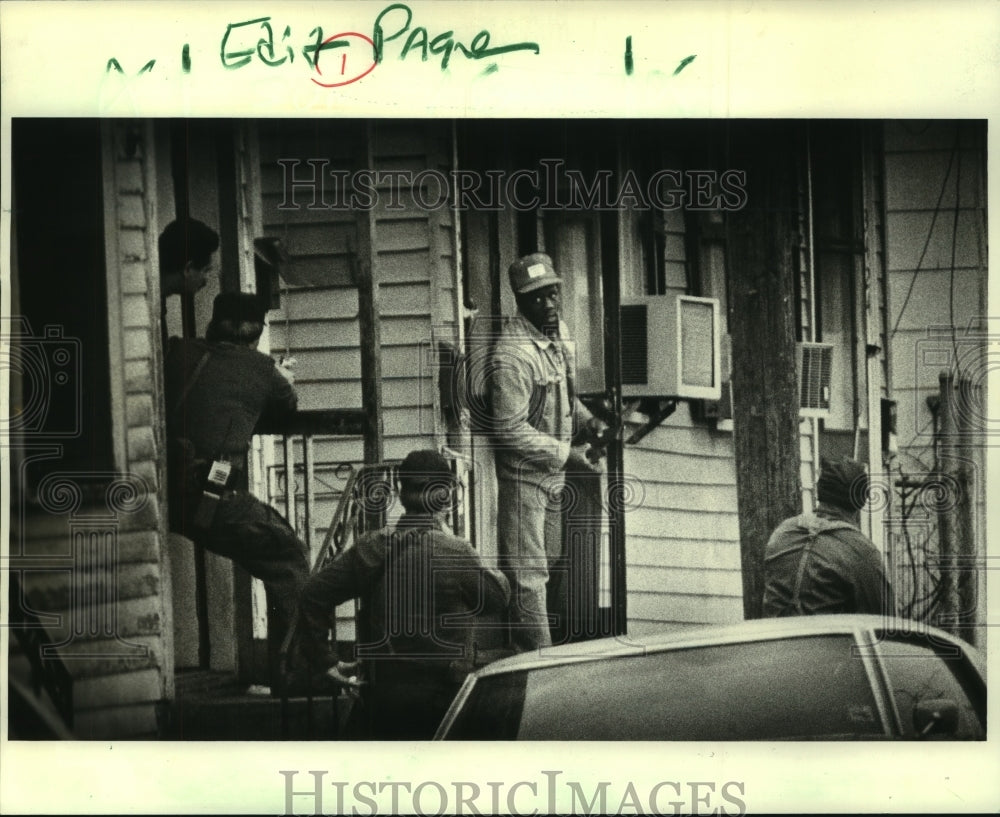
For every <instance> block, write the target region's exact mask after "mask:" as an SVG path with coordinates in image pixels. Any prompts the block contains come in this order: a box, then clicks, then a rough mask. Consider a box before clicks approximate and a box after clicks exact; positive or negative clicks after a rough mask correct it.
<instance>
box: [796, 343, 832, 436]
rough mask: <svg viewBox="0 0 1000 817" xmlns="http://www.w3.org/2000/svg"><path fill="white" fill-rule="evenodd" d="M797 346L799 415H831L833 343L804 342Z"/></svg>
mask: <svg viewBox="0 0 1000 817" xmlns="http://www.w3.org/2000/svg"><path fill="white" fill-rule="evenodd" d="M797 347H798V369H799V416H800V417H829V416H830V396H831V395H830V375H831V372H832V367H833V345H832V344H830V343H808V342H802V343H799V344H797Z"/></svg>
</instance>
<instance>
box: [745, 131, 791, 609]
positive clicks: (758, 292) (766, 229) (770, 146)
mask: <svg viewBox="0 0 1000 817" xmlns="http://www.w3.org/2000/svg"><path fill="white" fill-rule="evenodd" d="M795 128H796V126H795V125H794V124H791V123H783V122H767V123H756V122H754V123H738V124H735V125H734V126H733V128H732V130H731V132H730V144H731V151H730V159H729V164H728V167H730V168H732V169H734V170H739V171H745V172H746V174H747V181H746V190H747V195H748V200H747V203H746V206H745V207H743V209H741V210H739V211H736V212H732V213H729V214H728V230H729V238H728V242H729V269H730V287H731V289H730V297H731V299H732V309H731V312H732V320H731V323H730V326H729V329H730V334H731V336H732V346H733V354H732V369H733V374H732V390H733V441H734V445H735V451H736V487H737V495H738V509H739V526H740V558H741V563H742V570H743V614H744V617H745V618H748V619H750V618H759V617H760V616H761V603H762V599H763V592H764V581H763V570H764V547H765V545H766V544H767V540H768V537H769V536H770V534H771V532H772V531H773V530H774V528H775V527H776V526H777V525H778V524H779V523H780V522H781V521H782V520H784V519H786V518H788V517H790V516H794V515H796V514H798V513H800V512H801V508H802V498H801V476H800V468H801V457H800V450H799V414H798V407H799V397H798V387H797V373H796V345H795V329H796V315H795V308H796V304H797V303H798V299H797V295H796V284H795V273H796V271H795V267H794V258H795V252H796V247H797V236H796V227H797V224H798V219H797V212H796V172H795V171H796V168H795V162H796V158H797V157H798V156H799V155H800V152H799V150H798V140H797V139H796V130H795Z"/></svg>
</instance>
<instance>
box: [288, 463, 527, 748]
mask: <svg viewBox="0 0 1000 817" xmlns="http://www.w3.org/2000/svg"><path fill="white" fill-rule="evenodd" d="M398 483H399V498H400V502H401V504H402V506H403V510H404V513H403V515H402V516H401V517H400V519H399V521H398V522H397V523H396V526H395V527H394V528H390V527H387V528H384V529H382V530H380V531H374V532H372V533H369V534H367V535H365V536H362V537H361V538H360V539H359V540H358V542H357V543H356V544H355V545H354V546H353V547H350V548H348V549H347V550H345V551H343V552H342V553H340V554H338V556H337V557H336V558H335V559H334V560H333V561H332V562H331V563H330V564H329V565H327V566H326V567H324V568H323V569H322V570H320V571H319V572H318V573H314V574H313V575H312V576H310V577H309V580H308V581H307V582H306V585H305V587H304V588H303V590H302V595H301V598H300V600H299V616H300V619H299V621H300V626H301V628H302V629H301V637H302V640H301V644H300V649H301V651H302V657H303V658H304V659H305V660H306V661H307V662H308V663H309V664H310V665H311V666H312V668H313V670H312V671H313V672H316V671H317V669H316V668H319V671H321V670H322V669H323V668H324V667H325V668H333V667H335V666H336V664H337V661H336V656H335V655H334V654H333V651H332V649H331V647H330V644H329V642H328V641H327V637H328V633H329V630H330V621H331V617H332V615H333V612H334V609H335V608H336V606H337V605H339V604H342V603H343V602H345V601H348V600H350V599H353V598H362V599H364V600H365V605H366V608H365V609H366V610H367V615H368V616H369V620H368V627H367V631H368V633H369V639H368V640H367V643H365V642H364V641H362V640H361V639H359V643H358V646H357V653H356V654H357V656H358V657H360V658H363V659H364V660H365V662H366V665H367V667H368V670H369V674H370V676H371V695H370V698H369V706H370V708H371V710H372V712H371V714H372V732H373V735H372V736H373V737H375V738H377V739H400V740H401V739H411V740H427V739H430V738H432V737H433V736H434V732H435V730H436V729H437V726H438V724H439V723H440V721H441V719H442V718H443V717H444V714H445V712H446V711H447V709H448V706H449V704H450V703H451V700H452V699H453V698H454V697H455V693H457V692H458V688H459V687H460V686H461V684H462V681H463V680H464V678H465V676H466V675H467V674H468V672H469V671H470V670H471V669H472V667H473V665H474V663H475V661H476V653H477V650H478V648H479V646H480V645H479V640H480V639H481V637H482V636H483V630H482V629H481V628H484V627H490V626H495V627H502V626H503V625H504V623H505V616H506V612H507V607H508V603H509V597H510V590H509V586H508V583H507V580H506V578H505V577H504V575H503V574H502V573H501V572H499V571H497V570H492V569H490V568H488V567H486V566H485V565H484V564H483V562H482V561H481V560H480V558H479V555H478V554H477V553H476V551H475V550H473V548H472V546H471V545H470V544H469V543H468V542H467V541H465V540H464V539H460V538H458V537H457V536H453V535H452V534H451V533H449V532H448V531H447V530H446V528H445V525H444V522H443V519H442V517H443V516H444V515H445V513H446V512H447V510H448V509H449V507H450V506H451V502H452V493H453V489H454V485H453V477H452V473H451V469H450V468H449V466H448V462H447V460H445V458H444V457H442V456H441V455H440V454H439V453H437V452H436V451H433V450H421V451H412V452H410V453H409V454H408V455H407V456H406V458H405V459H404V460H403V462H402V464H401V465H400V466H399V468H398ZM486 640H487V641H489V640H490V639H489V634H488V633H487V634H486Z"/></svg>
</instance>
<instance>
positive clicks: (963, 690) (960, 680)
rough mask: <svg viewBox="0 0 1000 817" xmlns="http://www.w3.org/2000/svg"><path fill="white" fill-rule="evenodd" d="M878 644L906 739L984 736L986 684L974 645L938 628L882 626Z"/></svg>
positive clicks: (892, 700)
mask: <svg viewBox="0 0 1000 817" xmlns="http://www.w3.org/2000/svg"><path fill="white" fill-rule="evenodd" d="M875 646H876V650H877V654H878V660H879V664H880V666H881V669H882V675H883V679H884V682H885V684H886V688H887V696H886V697H887V699H888V701H889V703H890V706H891V707H892V708H893V709H894V712H895V717H896V719H897V726H898V728H899V732H900V737H902V738H903V739H904V740H985V739H986V685H985V682H984V680H983V677H982V675H981V674H980V673H979V670H978V668H977V667H976V665H975V662H974V661H973V660H972V659H971V658H970V656H969V654H968V651H969V649H970V648H967V647H965V646H963V645H962V644H961V643H960V642H958V641H953V640H952V639H945V638H944V637H941V636H937V635H935V634H934V633H933V632H911V633H893V632H889V631H877V632H876V640H875Z"/></svg>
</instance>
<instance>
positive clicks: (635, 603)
mask: <svg viewBox="0 0 1000 817" xmlns="http://www.w3.org/2000/svg"><path fill="white" fill-rule="evenodd" d="M624 481H625V485H626V491H625V496H626V497H627V498H626V500H625V501H626V514H625V543H626V544H625V558H626V563H627V573H626V581H627V586H628V595H627V610H628V631H629V632H630V633H634V634H640V633H643V632H649V631H655V630H657V629H662V628H664V627H677V626H692V625H697V624H715V623H728V622H733V621H739V620H740V619H742V617H743V589H742V583H741V578H740V576H741V574H740V544H739V517H738V515H737V502H736V469H735V459H734V453H733V448H732V437H731V435H730V434H728V433H725V432H718V431H713V430H711V429H709V428H707V427H705V426H699V425H696V424H694V423H692V422H691V419H690V413H689V411H688V408H687V406H686V404H681V405H680V406H679V407H678V409H677V412H676V413H675V414H674V416H672V417H671V418H669V419H668V420H667V421H666V422H665V423H664V424H663V425H662V426H661V427H659V428H657V429H655V430H654V431H652V432H651V433H650V434H649V435H647V436H646V437H645V438H644V439H643V440H641V441H640V442H639V443H638V444H637V445H634V446H626V448H625V461H624Z"/></svg>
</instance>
